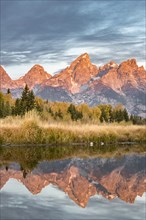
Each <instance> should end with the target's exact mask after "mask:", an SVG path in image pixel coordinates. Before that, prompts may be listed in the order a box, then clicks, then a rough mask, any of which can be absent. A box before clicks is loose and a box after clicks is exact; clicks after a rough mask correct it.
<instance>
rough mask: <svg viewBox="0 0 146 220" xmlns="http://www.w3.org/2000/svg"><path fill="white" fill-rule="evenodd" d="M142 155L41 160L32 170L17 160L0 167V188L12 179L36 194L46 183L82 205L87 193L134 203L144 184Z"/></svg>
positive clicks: (145, 174)
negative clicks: (24, 167) (28, 169)
mask: <svg viewBox="0 0 146 220" xmlns="http://www.w3.org/2000/svg"><path fill="white" fill-rule="evenodd" d="M145 162H146V157H145V155H130V156H124V157H121V158H90V159H80V158H76V159H75V158H74V159H66V160H60V161H59V160H58V161H57V160H56V161H42V162H39V163H38V165H37V166H36V167H35V168H34V169H33V170H32V171H27V170H23V169H22V167H21V166H20V165H19V164H18V163H10V164H9V165H7V168H6V167H5V166H1V168H0V179H1V181H0V189H1V188H3V187H4V185H5V184H6V182H7V181H8V180H9V179H11V178H13V179H16V180H18V181H19V182H21V183H22V184H24V185H25V187H26V188H27V189H28V190H29V191H30V192H31V193H32V194H38V193H40V192H41V191H42V189H43V188H44V187H46V186H48V185H49V184H53V185H55V186H57V187H58V188H59V189H60V190H62V191H64V192H65V193H67V194H68V196H69V197H70V199H72V200H73V201H74V202H75V203H76V204H78V205H79V206H81V207H85V206H86V205H87V203H88V200H89V198H90V197H91V196H94V195H96V194H98V195H102V196H103V197H104V198H105V199H108V200H113V199H114V198H116V197H118V198H119V199H121V200H123V201H125V202H128V203H134V201H135V199H136V197H137V196H142V195H143V193H144V192H145V189H146V188H145V187H146V173H145Z"/></svg>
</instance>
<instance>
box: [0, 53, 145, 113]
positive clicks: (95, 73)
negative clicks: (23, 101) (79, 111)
mask: <svg viewBox="0 0 146 220" xmlns="http://www.w3.org/2000/svg"><path fill="white" fill-rule="evenodd" d="M0 80H1V82H0V89H1V90H2V91H3V92H6V90H7V89H8V88H9V89H11V92H12V94H13V96H14V97H19V96H20V94H21V91H22V89H23V88H24V86H25V84H27V85H28V86H29V88H30V89H33V91H34V93H35V95H37V96H40V97H41V98H43V99H48V100H50V101H61V102H62V101H63V102H73V103H75V104H81V103H87V104H89V105H90V106H94V105H97V104H101V103H103V104H112V105H116V104H119V103H121V104H123V105H124V106H125V107H126V108H127V110H128V112H129V113H131V114H135V115H140V116H143V117H146V89H145V88H146V70H145V69H144V67H143V66H141V67H139V66H138V65H137V62H136V60H135V59H129V60H127V61H124V62H122V63H121V64H117V63H115V62H113V61H110V62H109V63H107V64H105V65H103V66H100V67H97V66H96V65H94V64H92V63H91V61H90V57H89V55H88V54H87V53H85V54H82V55H81V56H79V57H78V58H77V59H75V60H74V61H73V62H72V63H71V64H70V66H68V67H67V68H65V69H64V70H62V71H61V72H60V73H57V74H55V75H53V76H52V75H51V74H49V73H47V72H46V71H45V70H44V68H43V67H42V66H40V65H38V64H37V65H34V66H33V67H32V68H31V69H30V70H29V71H28V73H26V74H25V75H24V76H23V77H21V78H19V79H18V80H12V79H11V78H10V77H9V75H8V74H7V73H6V71H5V70H4V68H3V67H2V66H0Z"/></svg>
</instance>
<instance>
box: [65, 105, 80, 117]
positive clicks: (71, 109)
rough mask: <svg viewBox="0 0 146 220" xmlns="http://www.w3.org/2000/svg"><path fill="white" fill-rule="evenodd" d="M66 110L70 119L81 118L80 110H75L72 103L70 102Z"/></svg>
mask: <svg viewBox="0 0 146 220" xmlns="http://www.w3.org/2000/svg"><path fill="white" fill-rule="evenodd" d="M67 112H68V113H70V115H71V119H72V120H73V121H77V120H78V119H82V118H83V114H82V112H80V111H78V110H76V108H75V106H74V105H73V104H70V106H69V107H68V110H67Z"/></svg>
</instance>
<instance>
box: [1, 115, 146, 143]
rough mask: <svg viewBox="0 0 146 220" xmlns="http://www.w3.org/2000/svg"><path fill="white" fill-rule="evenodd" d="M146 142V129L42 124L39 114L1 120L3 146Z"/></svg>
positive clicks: (95, 125)
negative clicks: (8, 144)
mask: <svg viewBox="0 0 146 220" xmlns="http://www.w3.org/2000/svg"><path fill="white" fill-rule="evenodd" d="M91 141H92V142H95V143H97V144H99V143H101V142H104V143H117V142H127V141H129V142H146V127H145V126H139V125H129V124H121V125H117V124H82V123H80V122H78V123H76V122H72V123H71V122H69V123H66V122H50V121H42V120H41V119H40V117H39V116H38V115H37V113H35V112H29V113H27V114H26V115H25V116H24V117H22V118H21V117H19V116H17V117H7V118H5V119H1V120H0V143H2V144H7V143H10V144H27V143H30V144H33V143H36V144H39V143H40V144H51V143H52V144H54V143H58V144H60V143H73V142H76V143H87V142H91Z"/></svg>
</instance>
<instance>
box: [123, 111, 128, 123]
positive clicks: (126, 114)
mask: <svg viewBox="0 0 146 220" xmlns="http://www.w3.org/2000/svg"><path fill="white" fill-rule="evenodd" d="M123 117H124V120H125V121H126V122H128V121H129V115H128V112H127V110H126V108H125V109H124V110H123Z"/></svg>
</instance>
